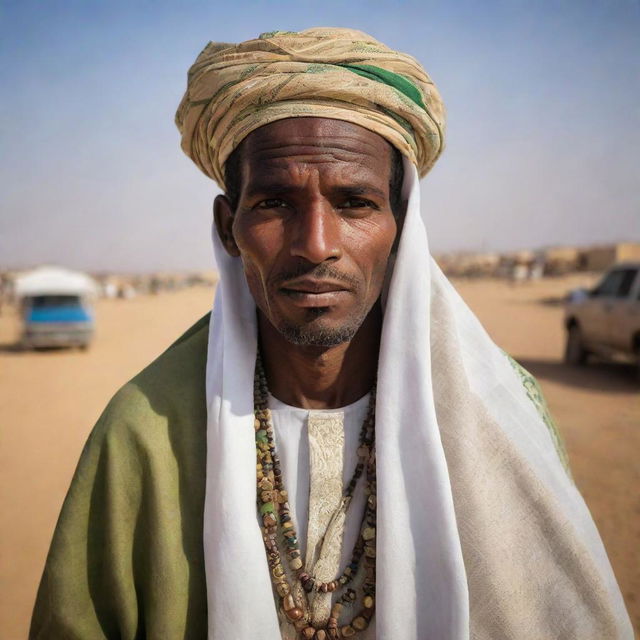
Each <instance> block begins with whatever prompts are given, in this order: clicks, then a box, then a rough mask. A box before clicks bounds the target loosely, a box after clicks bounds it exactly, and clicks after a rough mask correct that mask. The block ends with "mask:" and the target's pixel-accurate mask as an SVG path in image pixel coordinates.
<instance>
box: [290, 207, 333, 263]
mask: <svg viewBox="0 0 640 640" xmlns="http://www.w3.org/2000/svg"><path fill="white" fill-rule="evenodd" d="M296 213H297V215H296V216H295V219H294V220H293V221H292V224H293V230H292V240H291V245H290V250H291V255H292V256H295V257H297V258H304V259H305V260H307V261H308V262H311V263H313V264H321V263H322V262H325V261H326V260H337V259H339V258H340V256H341V255H342V249H341V244H340V219H339V216H338V215H337V214H336V212H335V211H334V209H333V207H332V206H331V204H330V203H328V202H326V201H315V202H312V203H309V204H308V205H307V206H304V207H301V208H299V209H298V210H297V212H296Z"/></svg>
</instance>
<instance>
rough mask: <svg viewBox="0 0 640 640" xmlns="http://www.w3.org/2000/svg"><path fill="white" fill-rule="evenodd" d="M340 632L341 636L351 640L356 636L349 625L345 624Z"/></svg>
mask: <svg viewBox="0 0 640 640" xmlns="http://www.w3.org/2000/svg"><path fill="white" fill-rule="evenodd" d="M340 631H342V635H343V636H344V637H345V638H351V637H352V636H355V635H356V630H355V629H354V628H353V627H352V626H351V625H350V624H346V625H345V626H344V627H342V629H340Z"/></svg>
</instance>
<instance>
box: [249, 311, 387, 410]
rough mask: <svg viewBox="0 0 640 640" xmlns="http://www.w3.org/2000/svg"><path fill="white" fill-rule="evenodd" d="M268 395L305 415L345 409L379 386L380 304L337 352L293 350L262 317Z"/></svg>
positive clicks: (262, 342)
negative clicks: (374, 386) (303, 409)
mask: <svg viewBox="0 0 640 640" xmlns="http://www.w3.org/2000/svg"><path fill="white" fill-rule="evenodd" d="M258 327H259V332H260V343H261V352H262V359H263V362H264V368H265V373H266V375H267V381H268V384H269V391H270V393H271V394H272V395H274V396H275V397H276V398H277V399H278V400H280V401H281V402H284V403H285V404H288V405H291V406H294V407H303V408H305V409H335V408H337V407H344V406H346V405H349V404H351V403H353V402H355V401H356V400H359V399H360V398H361V397H362V396H364V395H366V394H367V393H368V392H369V391H370V390H371V388H372V387H373V384H374V382H375V378H376V371H377V364H378V348H379V346H380V330H381V327H382V311H381V309H380V305H379V304H376V305H375V306H374V307H373V309H372V310H371V311H370V312H369V315H368V316H367V317H366V319H365V321H364V322H363V323H362V325H361V327H360V328H359V329H358V332H357V333H356V335H355V336H354V337H353V339H352V340H351V341H350V342H345V343H343V344H339V345H337V346H335V347H313V346H300V345H294V344H292V343H291V342H289V341H288V340H286V338H284V337H283V336H282V335H281V334H280V333H279V332H278V331H277V330H276V329H275V328H274V327H273V325H271V323H270V322H269V321H268V320H267V319H266V318H264V316H263V315H262V314H261V313H259V314H258Z"/></svg>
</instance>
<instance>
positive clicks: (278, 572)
mask: <svg viewBox="0 0 640 640" xmlns="http://www.w3.org/2000/svg"><path fill="white" fill-rule="evenodd" d="M271 573H272V575H273V577H274V578H281V577H282V576H283V575H284V569H283V568H282V565H281V564H277V565H276V566H275V567H274V568H273V571H272V572H271Z"/></svg>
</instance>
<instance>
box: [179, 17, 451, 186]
mask: <svg viewBox="0 0 640 640" xmlns="http://www.w3.org/2000/svg"><path fill="white" fill-rule="evenodd" d="M294 117H319V118H333V119H335V120H346V121H347V122H352V123H354V124H358V125H360V126H362V127H365V128H366V129H369V130H371V131H374V132H375V133H378V134H379V135H381V136H382V137H383V138H385V139H386V140H387V141H388V142H390V143H391V144H392V145H393V146H395V147H396V148H397V149H399V150H400V151H401V152H402V153H403V154H404V155H405V156H407V157H408V158H409V160H410V161H411V162H412V163H413V164H414V165H416V167H417V169H418V173H419V175H420V176H421V177H422V176H424V175H425V174H426V173H427V172H428V171H429V169H430V168H431V167H432V166H433V164H434V162H435V161H436V159H437V158H438V156H439V155H440V153H441V151H442V149H443V145H444V105H443V104H442V100H441V98H440V94H439V93H438V90H437V89H436V87H435V85H434V84H433V82H432V81H431V79H430V78H429V76H428V75H427V73H426V72H425V70H424V69H423V68H422V66H421V65H420V64H419V63H418V62H417V60H415V58H412V57H411V56H409V55H406V54H404V53H399V52H397V51H394V50H393V49H390V48H389V47H387V46H385V45H384V44H382V43H381V42H378V41H377V40H375V39H374V38H372V37H371V36H369V35H367V34H366V33H363V32H362V31H354V30H352V29H340V28H314V29H307V30H305V31H300V32H291V31H274V32H270V33H263V34H262V35H261V36H260V37H259V38H257V39H255V40H248V41H246V42H242V43H240V44H236V45H234V44H228V43H213V42H210V43H209V44H208V45H207V46H206V47H205V48H204V50H203V51H202V53H201V54H200V55H199V56H198V58H197V60H196V61H195V63H194V64H193V66H192V67H191V69H190V70H189V74H188V79H187V91H186V93H185V95H184V97H183V99H182V101H181V103H180V106H179V108H178V112H177V114H176V124H177V126H178V129H179V130H180V133H181V135H182V149H183V150H184V152H185V153H186V154H187V155H188V156H189V157H190V158H191V159H192V160H193V161H194V162H195V163H196V165H197V166H198V167H199V168H200V169H201V170H202V171H203V172H204V173H205V174H206V175H208V176H209V177H210V178H213V179H214V180H215V181H216V182H217V183H218V184H219V185H220V187H222V188H223V189H224V188H225V184H224V163H225V162H226V160H227V158H228V157H229V155H230V154H231V152H232V151H233V150H234V149H235V148H236V147H237V146H238V145H239V144H240V143H241V142H242V140H243V139H244V138H245V137H246V136H247V135H249V134H250V133H251V132H252V131H254V130H255V129H257V128H258V127H261V126H263V125H265V124H268V123H270V122H274V121H276V120H282V119H283V118H294Z"/></svg>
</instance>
